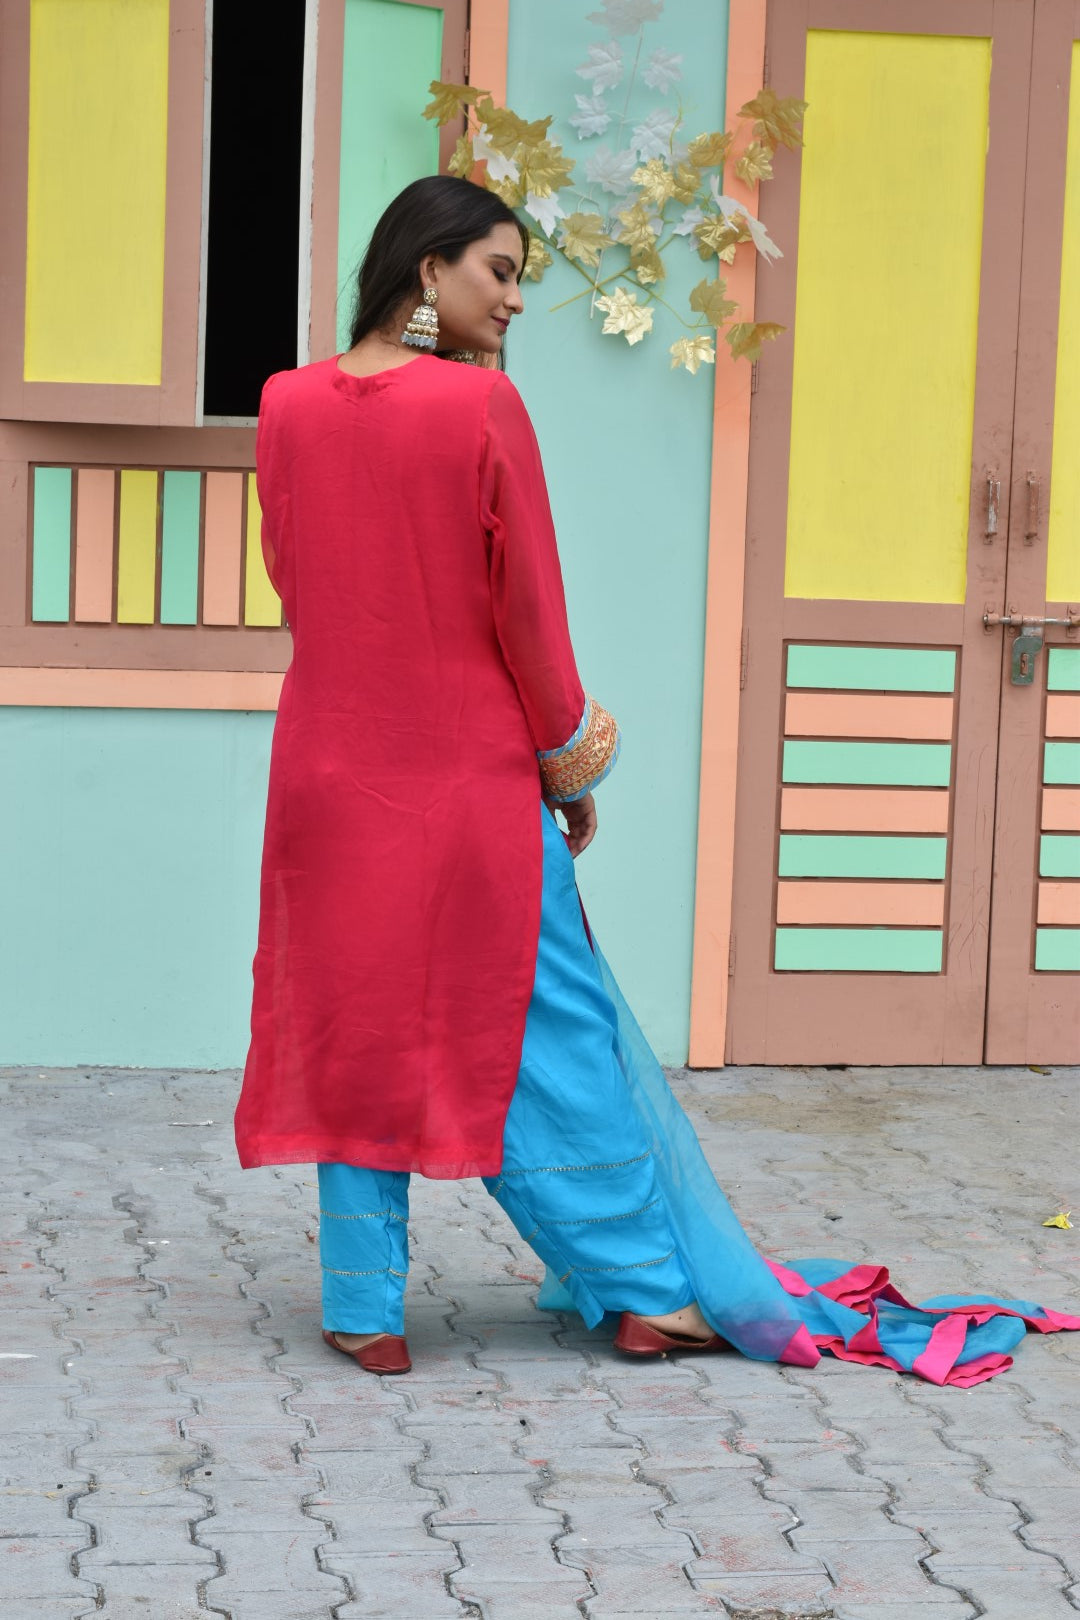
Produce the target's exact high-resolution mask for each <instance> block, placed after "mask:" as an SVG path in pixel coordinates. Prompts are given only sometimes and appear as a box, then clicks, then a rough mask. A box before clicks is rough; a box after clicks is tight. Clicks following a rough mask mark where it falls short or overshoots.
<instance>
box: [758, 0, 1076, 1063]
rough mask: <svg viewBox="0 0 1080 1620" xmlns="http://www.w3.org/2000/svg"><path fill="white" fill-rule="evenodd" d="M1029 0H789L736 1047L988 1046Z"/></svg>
mask: <svg viewBox="0 0 1080 1620" xmlns="http://www.w3.org/2000/svg"><path fill="white" fill-rule="evenodd" d="M1034 11H1035V7H1034V4H1033V0H873V3H870V0H772V3H771V4H770V6H769V19H768V66H767V77H768V81H769V82H770V83H771V84H772V85H774V86H775V87H777V88H778V89H780V90H781V91H782V93H784V94H794V95H803V96H804V97H805V99H806V100H807V101H808V102H809V110H808V113H807V118H806V149H805V152H804V154H803V156H802V161H801V163H800V164H792V165H788V166H786V168H785V169H784V171H783V172H782V173H781V175H780V177H779V178H778V179H777V180H775V181H774V182H773V183H772V185H771V187H770V188H768V189H769V192H770V195H769V197H768V199H767V204H766V217H767V220H768V223H769V225H770V230H771V234H772V235H773V236H774V237H775V238H776V239H777V240H778V241H780V242H781V244H782V246H783V247H784V250H785V255H786V256H785V258H784V259H783V260H782V261H780V262H779V263H778V264H776V265H775V266H772V267H770V268H769V269H767V270H762V271H761V272H760V273H759V276H758V312H759V313H758V318H759V319H767V320H768V319H771V320H778V321H781V322H783V323H784V324H785V325H787V326H788V327H789V328H790V329H791V331H790V332H789V334H788V335H787V336H786V337H784V338H782V339H781V340H780V341H779V342H778V343H777V344H775V345H774V346H772V347H771V348H770V350H769V351H768V352H767V354H766V356H765V357H764V358H763V359H762V361H761V363H760V366H759V376H758V379H757V389H756V393H755V397H754V408H753V417H752V435H751V462H750V507H749V516H748V533H747V575H746V606H745V619H744V624H745V634H746V660H745V670H746V673H745V689H744V693H743V698H744V703H743V713H742V721H741V727H740V756H739V779H738V780H739V793H738V806H737V820H736V863H735V891H734V912H733V915H734V932H733V940H732V974H733V982H732V986H731V992H732V993H731V1000H730V1017H729V1024H728V1054H727V1055H728V1057H729V1060H731V1061H734V1062H744V1063H745V1062H772V1063H792V1062H862V1063H912V1062H918V1063H947V1062H952V1063H975V1062H979V1061H980V1060H981V1059H982V1056H983V1043H984V1029H985V1018H986V989H987V950H988V939H989V928H990V908H991V873H992V867H993V835H994V814H995V791H996V770H995V762H996V755H997V742H998V720H999V711H1000V702H1001V640H1002V632H1001V631H1000V630H997V631H989V632H988V631H987V630H986V628H985V627H984V624H983V615H984V613H985V612H986V611H987V609H988V607H990V606H995V607H1000V606H1001V605H1003V604H1004V601H1005V593H1006V580H1007V566H1008V550H1009V535H1010V520H1011V517H1012V514H1013V512H1014V511H1015V509H1016V501H1017V499H1018V498H1019V497H1015V498H1014V496H1013V494H1012V481H1013V477H1014V474H1013V472H1012V469H1011V454H1012V438H1013V404H1014V391H1015V376H1016V357H1017V343H1018V308H1019V301H1020V286H1021V267H1022V261H1023V254H1022V247H1023V239H1022V231H1021V230H1020V229H1019V228H1018V222H1020V221H1022V219H1023V217H1024V204H1025V165H1024V154H1025V151H1026V148H1027V133H1028V117H1029V93H1030V72H1031V63H1032V35H1033V21H1034ZM1044 159H1045V161H1046V162H1047V163H1048V164H1050V165H1052V164H1053V163H1054V162H1055V161H1056V159H1055V158H1054V157H1053V155H1052V154H1044ZM778 167H779V166H778ZM1031 791H1032V793H1033V794H1034V791H1035V790H1034V787H1032V789H1031Z"/></svg>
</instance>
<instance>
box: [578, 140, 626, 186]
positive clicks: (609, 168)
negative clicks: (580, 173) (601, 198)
mask: <svg viewBox="0 0 1080 1620" xmlns="http://www.w3.org/2000/svg"><path fill="white" fill-rule="evenodd" d="M636 168H637V159H636V158H635V156H634V154H633V152H612V151H611V149H610V148H609V147H607V146H598V147H597V149H596V151H595V152H594V153H593V154H592V156H591V157H589V158H587V159H586V162H585V174H586V177H587V178H588V179H589V180H591V181H592V183H593V185H596V186H602V187H603V189H604V190H605V191H611V192H614V193H615V195H616V196H618V197H626V196H628V195H629V194H630V192H631V191H632V190H633V184H634V183H633V180H632V179H631V175H632V174H633V172H634V170H635V169H636Z"/></svg>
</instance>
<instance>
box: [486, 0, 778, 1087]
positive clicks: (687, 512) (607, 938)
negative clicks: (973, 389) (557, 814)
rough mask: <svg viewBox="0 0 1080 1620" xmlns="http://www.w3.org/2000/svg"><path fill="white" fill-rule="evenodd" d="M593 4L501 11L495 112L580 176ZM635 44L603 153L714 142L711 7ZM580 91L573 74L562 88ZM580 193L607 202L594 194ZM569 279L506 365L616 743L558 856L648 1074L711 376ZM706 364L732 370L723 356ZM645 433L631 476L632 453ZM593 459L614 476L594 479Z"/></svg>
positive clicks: (681, 841) (679, 949)
mask: <svg viewBox="0 0 1080 1620" xmlns="http://www.w3.org/2000/svg"><path fill="white" fill-rule="evenodd" d="M597 9H598V8H597V6H596V5H595V4H589V5H584V4H583V5H572V6H567V5H559V6H557V7H556V6H550V5H542V4H537V0H511V5H510V54H509V90H508V96H507V100H508V102H509V104H510V106H511V107H513V108H514V109H515V111H517V112H520V113H521V114H522V115H523V116H524V115H527V116H529V117H539V116H541V115H543V114H546V113H549V112H550V113H554V114H555V123H554V125H553V126H552V131H551V133H552V136H553V137H554V139H556V140H557V141H559V142H560V143H561V144H562V145H563V146H564V148H565V151H566V153H567V155H568V156H569V157H571V158H573V159H574V161H575V164H577V165H583V164H584V163H585V162H587V161H588V160H589V158H590V157H591V156H592V155H593V154H594V153H595V152H596V150H597V148H598V147H600V146H602V145H606V146H607V147H608V149H609V150H610V149H611V148H612V145H613V142H614V140H615V136H616V129H617V125H618V122H619V120H620V119H621V117H622V114H623V108H624V105H626V99H627V78H624V80H623V83H622V84H621V85H619V87H618V88H617V89H616V90H615V91H613V93H612V94H611V96H609V97H608V105H609V107H610V108H611V109H612V110H613V112H614V113H615V120H614V122H613V124H612V126H611V128H610V129H609V130H608V131H607V133H606V134H605V135H602V136H600V137H598V138H597V139H595V140H585V141H580V140H578V137H577V131H576V130H574V129H573V128H571V127H570V126H569V125H568V124H567V122H566V120H567V118H568V117H573V116H575V114H576V111H577V109H576V107H575V105H574V99H573V92H574V89H575V79H574V69H575V68H576V67H577V66H578V64H579V63H582V62H584V61H585V60H586V57H587V53H588V51H589V48H590V46H595V45H600V44H602V42H603V39H604V35H603V33H602V32H601V31H600V30H599V29H597V28H596V27H595V26H594V25H593V24H592V23H590V22H589V21H588V17H587V13H589V12H595V11H596V10H597ZM643 39H644V44H643V50H642V63H643V64H644V63H645V62H647V60H648V56H649V54H650V52H651V51H652V50H653V49H655V48H657V47H663V48H664V49H666V50H670V51H673V52H676V53H679V54H681V55H682V58H683V60H682V74H683V79H682V82H681V83H680V84H677V85H675V86H674V87H673V89H672V91H671V92H670V94H669V95H667V96H665V97H663V98H661V97H660V96H658V95H657V93H656V92H655V91H654V90H651V89H650V88H649V87H648V86H647V85H645V84H644V83H643V82H642V80H641V75H640V71H639V74H638V79H637V83H636V86H635V88H634V90H633V91H632V93H630V96H629V105H628V107H627V114H626V125H625V128H624V130H623V135H622V139H621V140H620V141H619V143H618V144H619V145H620V146H621V147H625V146H626V144H627V140H628V135H629V131H631V130H632V129H633V127H634V126H635V125H636V124H638V123H639V122H641V121H642V120H643V119H645V118H647V117H648V116H649V114H650V113H651V112H653V111H655V110H656V108H657V107H658V106H660V105H664V106H675V105H682V106H683V107H684V108H685V109H686V111H687V130H686V133H688V134H689V135H690V136H691V137H692V136H693V135H696V134H697V132H698V131H699V130H708V129H723V127H724V122H723V119H724V107H723V98H724V83H725V74H726V50H727V5H726V3H725V0H716V3H715V4H710V5H703V4H702V0H666V3H665V5H664V10H663V15H662V16H661V17H660V19H659V20H658V21H657V22H655V23H651V24H649V25H648V26H647V27H646V29H645V33H644V36H643ZM633 46H635V42H634V41H633V40H632V39H629V38H625V39H623V40H621V41H620V47H621V49H622V50H623V51H624V52H625V53H626V54H627V60H628V62H629V61H632V60H633V50H632V49H630V50H628V47H633ZM584 84H585V81H584V80H579V81H577V88H578V89H579V90H580V89H581V88H582V86H583V85H584ZM577 173H578V174H581V173H582V170H581V168H580V167H579V168H578V169H577ZM582 177H583V176H582ZM583 178H584V177H583ZM586 189H588V190H591V188H589V187H587V188H586ZM595 195H596V196H597V198H598V199H602V200H603V201H604V202H608V201H614V199H611V198H609V196H608V194H607V193H604V192H597V193H595ZM564 206H566V207H572V206H574V205H573V202H572V201H568V202H565V203H564ZM780 245H781V246H782V247H783V248H784V249H785V250H786V251H790V250H791V248H792V247H793V243H791V242H783V243H781V244H780ZM678 246H679V245H678V243H676V244H675V245H674V247H673V249H672V250H671V251H669V252H668V253H666V254H665V261H666V264H667V272H668V273H667V280H666V281H665V282H664V284H663V287H662V288H661V292H662V295H663V297H664V299H665V300H666V301H667V303H669V304H671V305H673V306H674V307H675V309H677V310H683V309H684V308H685V307H686V300H687V298H688V296H689V294H690V291H691V289H692V288H693V287H694V286H695V285H696V284H697V283H698V282H699V281H700V280H701V278H702V275H703V274H705V273H706V272H708V269H709V267H708V266H707V265H706V266H704V267H703V266H702V263H701V260H700V259H699V258H698V256H697V254H696V253H694V252H692V251H687V252H686V253H685V254H684V253H683V252H682V251H681V250H679V251H676V249H678ZM584 286H585V283H584V282H583V281H582V279H581V276H580V273H579V272H578V270H576V269H575V268H574V266H573V265H569V264H566V263H564V262H562V261H560V262H558V263H556V264H554V265H553V266H552V268H551V269H550V270H548V271H546V272H545V275H544V279H543V281H542V282H541V283H540V284H539V285H537V284H536V283H534V282H531V281H528V282H526V283H525V284H524V286H523V287H522V293H523V295H524V300H525V313H524V316H522V317H518V318H515V320H514V321H513V322H512V324H511V328H510V336H509V339H508V344H507V357H506V358H507V366H508V370H509V375H510V376H511V378H512V379H513V381H514V383H515V384H516V385H517V387H518V388H519V389H520V390H521V394H522V397H523V399H524V401H525V404H526V406H527V407H528V411H529V414H530V416H531V417H532V419H533V423H534V424H535V427H536V433H537V437H538V439H539V441H540V448H541V450H542V452H543V457H544V470H545V472H546V474H547V479H548V487H549V490H550V493H551V503H552V509H553V512H554V516H555V531H556V533H557V535H558V537H559V552H560V556H561V560H562V567H563V577H564V578H565V581H566V595H567V605H568V608H569V614H570V626H571V629H572V631H573V636H574V648H575V651H576V653H577V659H578V665H579V667H580V669H581V671H582V675H583V677H584V680H585V683H586V685H587V686H588V688H589V690H590V691H592V692H595V694H596V696H597V698H598V699H599V701H600V702H601V703H604V704H605V705H606V706H607V707H608V708H610V709H611V710H612V711H613V712H614V713H615V714H616V715H617V716H618V719H619V724H620V726H621V727H622V732H623V750H622V754H621V756H620V759H619V764H618V767H617V769H616V770H615V771H614V772H613V773H612V775H611V776H610V777H609V778H608V780H607V781H606V782H604V784H603V785H602V787H601V788H600V790H599V792H598V793H597V801H598V804H599V812H600V822H601V825H600V831H599V833H598V835H597V837H596V840H595V842H594V843H593V844H592V845H591V846H590V848H589V849H588V851H587V852H586V853H585V855H584V856H582V857H581V859H580V860H578V861H577V862H575V866H576V868H577V877H578V882H579V884H580V885H581V888H582V893H583V896H584V900H585V905H586V908H587V910H588V913H589V920H590V922H591V923H592V925H593V927H594V928H595V930H596V935H597V938H598V939H599V941H600V944H601V946H602V947H603V949H604V951H605V953H606V955H607V957H608V960H609V961H610V962H611V965H612V968H613V970H614V972H615V974H616V975H617V977H618V979H619V982H620V985H621V986H622V989H623V991H624V993H625V995H626V998H627V1000H628V1002H629V1003H630V1005H631V1007H632V1008H633V1009H634V1013H635V1015H636V1017H637V1019H638V1021H639V1022H640V1024H641V1025H642V1027H643V1029H644V1031H645V1034H646V1035H647V1036H648V1038H649V1041H650V1043H651V1045H652V1046H653V1047H654V1049H655V1050H656V1052H657V1055H658V1056H659V1057H660V1059H661V1061H662V1062H664V1063H683V1062H685V1061H686V1053H687V1032H688V1030H689V1022H690V973H691V961H692V955H693V923H694V886H695V871H696V847H697V825H698V782H699V776H700V753H701V670H702V663H703V658H704V615H703V603H704V601H705V586H706V562H707V553H708V534H709V475H710V464H711V463H710V445H711V435H712V398H711V396H712V392H713V388H712V378H711V375H710V374H711V371H712V367H708V366H703V367H702V369H701V371H700V372H699V373H698V375H697V376H696V377H691V376H690V375H689V374H688V373H687V372H685V371H682V370H679V371H672V370H671V369H670V364H669V359H670V357H669V355H668V346H669V345H670V344H672V343H673V342H674V341H675V339H676V338H679V337H683V336H685V329H684V327H683V326H682V325H681V324H680V321H679V319H678V317H677V316H676V315H675V314H673V313H671V311H670V310H668V309H666V308H665V307H664V305H663V304H654V305H653V306H652V307H653V309H654V310H655V320H654V324H653V330H652V332H651V333H650V334H649V336H648V337H647V338H645V340H644V341H643V342H641V343H638V344H636V345H635V346H634V347H633V348H630V347H629V345H628V344H627V343H626V340H625V339H624V338H621V337H611V336H608V337H605V336H604V335H603V334H602V332H601V330H600V328H601V326H602V324H603V317H602V313H601V312H598V313H597V316H596V318H595V319H593V320H591V321H590V319H589V314H588V310H589V301H588V299H587V298H585V299H582V300H581V301H580V302H579V303H576V304H573V305H571V306H569V307H568V308H565V309H559V310H555V309H553V305H556V304H558V303H560V302H561V301H562V300H563V299H567V298H571V297H573V296H574V295H576V294H577V293H579V292H580V291H581V290H582V288H583V287H584ZM779 341H780V342H781V343H784V342H789V341H790V339H789V338H781V339H780V340H779ZM718 363H719V364H721V365H724V364H730V363H731V362H730V361H729V360H728V359H727V356H726V352H725V350H724V348H723V346H721V354H720V355H719V357H718ZM743 364H744V362H742V361H740V362H738V365H740V366H742V365H743ZM643 411H644V412H645V414H644V415H643ZM645 423H647V437H648V449H649V455H648V464H647V465H646V462H645V460H643V457H642V455H641V446H642V443H643V439H642V434H643V431H644V429H643V424H645ZM598 466H604V467H605V468H606V469H607V470H608V472H609V473H610V474H611V476H610V477H597V467H598ZM651 467H663V469H664V476H663V477H662V478H661V477H653V476H651V475H650V472H649V468H651ZM658 536H660V537H662V543H658V539H657V537H658ZM601 603H602V604H603V608H602V611H601V609H600V604H601ZM630 625H637V626H640V627H641V629H642V634H643V635H645V636H646V638H647V642H648V645H649V646H650V647H651V648H652V649H653V651H654V652H655V651H656V649H659V648H663V678H662V679H658V678H657V668H658V666H657V661H656V658H655V657H654V656H651V655H650V656H649V657H647V658H643V657H641V655H640V645H639V647H638V649H637V650H636V651H635V647H634V638H633V637H628V636H627V627H628V626H630ZM657 781H661V782H663V784H664V833H663V837H662V838H660V837H657V832H656V824H655V823H656V815H655V797H656V783H657Z"/></svg>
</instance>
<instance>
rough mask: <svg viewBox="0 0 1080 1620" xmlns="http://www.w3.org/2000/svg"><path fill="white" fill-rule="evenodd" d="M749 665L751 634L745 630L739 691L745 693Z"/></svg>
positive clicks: (740, 664) (741, 652) (740, 654)
mask: <svg viewBox="0 0 1080 1620" xmlns="http://www.w3.org/2000/svg"><path fill="white" fill-rule="evenodd" d="M749 664H750V632H749V630H746V629H744V630H743V633H742V645H741V647H740V648H739V691H740V692H742V691H744V690H745V687H746V671H747V668H748V667H749Z"/></svg>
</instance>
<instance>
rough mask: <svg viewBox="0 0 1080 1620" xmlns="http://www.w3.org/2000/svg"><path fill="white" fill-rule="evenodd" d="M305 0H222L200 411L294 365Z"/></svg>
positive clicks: (249, 405)
mask: <svg viewBox="0 0 1080 1620" xmlns="http://www.w3.org/2000/svg"><path fill="white" fill-rule="evenodd" d="M304 10H305V0H263V3H262V4H261V5H259V6H258V7H255V8H253V7H252V6H251V5H250V4H245V3H242V0H215V4H214V13H213V18H214V21H213V28H214V37H213V56H212V74H213V80H212V89H211V95H210V207H209V221H208V227H207V234H208V242H207V266H206V350H205V363H204V374H203V375H204V382H203V412H204V414H205V415H207V416H255V415H257V414H258V409H259V394H260V391H261V389H262V385H263V383H264V382H265V381H266V379H267V377H269V376H270V375H271V373H272V372H275V371H282V370H285V369H287V368H289V367H291V366H295V365H296V358H297V356H296V320H297V310H296V304H297V284H298V278H299V263H300V130H301V114H302V103H303V79H304Z"/></svg>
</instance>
